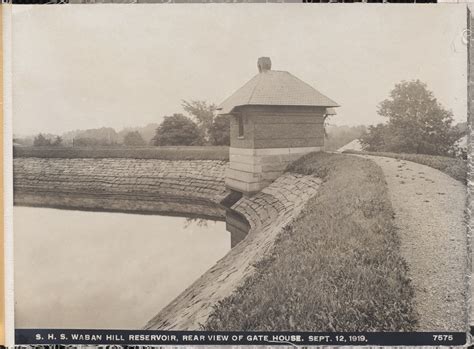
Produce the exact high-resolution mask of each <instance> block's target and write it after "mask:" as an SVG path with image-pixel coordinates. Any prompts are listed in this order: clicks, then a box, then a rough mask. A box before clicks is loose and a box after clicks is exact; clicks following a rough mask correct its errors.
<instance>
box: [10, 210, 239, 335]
mask: <svg viewBox="0 0 474 349" xmlns="http://www.w3.org/2000/svg"><path fill="white" fill-rule="evenodd" d="M14 239H15V246H14V248H15V251H14V253H15V261H14V262H15V300H16V304H15V317H16V318H15V321H16V324H15V325H16V327H17V328H28V327H29V328H48V327H49V328H116V329H126V328H129V329H138V328H140V327H141V326H143V325H144V324H145V323H146V322H147V321H148V320H149V319H150V318H152V317H153V316H154V315H156V313H157V312H158V311H159V310H160V309H162V308H163V307H164V306H166V305H167V304H168V303H169V302H170V301H171V300H173V299H174V298H175V297H176V296H177V295H179V294H180V293H181V292H182V291H183V290H184V289H185V288H186V287H187V286H189V285H190V284H191V283H192V282H193V281H194V280H196V279H197V278H198V277H199V276H200V275H202V274H203V273H204V272H206V270H208V269H209V268H210V267H211V266H212V265H213V264H215V262H216V261H217V260H219V259H220V258H222V257H223V256H224V255H225V254H226V253H227V252H228V251H229V249H230V241H229V233H228V232H226V230H225V228H224V222H214V221H203V220H201V219H199V220H192V219H186V218H183V217H167V216H158V215H138V214H123V213H109V212H83V211H69V210H56V209H48V208H32V207H15V208H14ZM232 241H234V238H232Z"/></svg>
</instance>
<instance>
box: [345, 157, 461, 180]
mask: <svg viewBox="0 0 474 349" xmlns="http://www.w3.org/2000/svg"><path fill="white" fill-rule="evenodd" d="M344 153H347V154H361V155H375V156H385V157H388V158H394V159H400V160H406V161H412V162H416V163H419V164H422V165H426V166H429V167H433V168H435V169H437V170H439V171H441V172H444V173H446V174H447V175H449V176H451V177H453V178H454V179H457V180H458V181H460V182H462V183H464V184H466V183H467V179H466V178H467V161H466V160H462V159H456V158H449V157H446V156H435V155H425V154H398V153H386V152H369V151H355V150H346V151H345V152H344Z"/></svg>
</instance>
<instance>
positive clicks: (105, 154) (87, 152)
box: [13, 146, 229, 161]
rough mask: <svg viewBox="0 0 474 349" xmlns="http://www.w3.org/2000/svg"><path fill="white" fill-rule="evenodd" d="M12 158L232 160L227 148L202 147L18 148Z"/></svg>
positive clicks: (14, 150)
mask: <svg viewBox="0 0 474 349" xmlns="http://www.w3.org/2000/svg"><path fill="white" fill-rule="evenodd" d="M13 157H35V158H65V159H74V158H129V159H159V160H224V161H228V160H229V148H228V147H225V146H222V147H221V146H205V147H204V146H203V147H200V146H199V147H191V146H190V147H186V146H180V147H124V146H117V147H74V148H73V147H15V148H14V149H13Z"/></svg>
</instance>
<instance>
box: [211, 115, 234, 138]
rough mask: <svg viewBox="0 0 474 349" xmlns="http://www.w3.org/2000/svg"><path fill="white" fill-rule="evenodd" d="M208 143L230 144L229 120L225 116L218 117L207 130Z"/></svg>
mask: <svg viewBox="0 0 474 349" xmlns="http://www.w3.org/2000/svg"><path fill="white" fill-rule="evenodd" d="M209 141H210V142H211V143H212V144H213V145H229V144H230V120H229V117H228V116H227V115H218V116H216V117H215V118H214V120H213V121H212V125H211V127H210V129H209Z"/></svg>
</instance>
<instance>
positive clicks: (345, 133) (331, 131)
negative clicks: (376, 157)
mask: <svg viewBox="0 0 474 349" xmlns="http://www.w3.org/2000/svg"><path fill="white" fill-rule="evenodd" d="M325 131H326V140H325V141H324V148H325V149H326V150H328V151H335V150H338V149H339V148H341V147H342V146H344V145H346V144H347V143H349V142H351V141H353V140H354V139H358V138H359V137H360V136H362V135H363V134H364V133H365V132H366V127H365V126H362V125H360V126H336V125H327V126H326V128H325Z"/></svg>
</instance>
